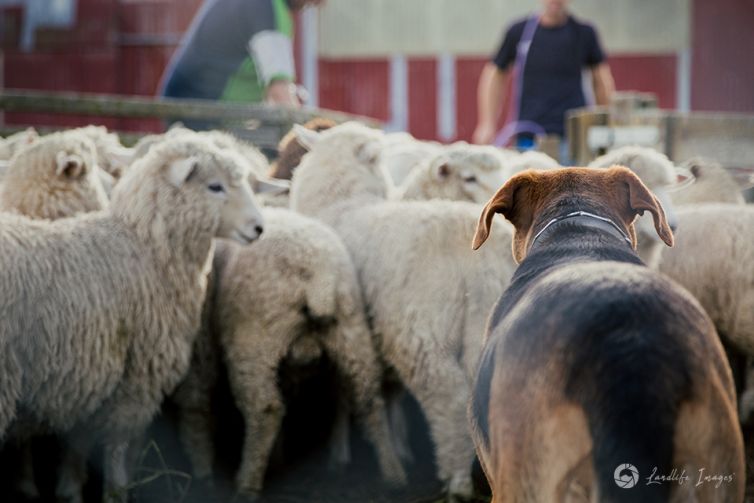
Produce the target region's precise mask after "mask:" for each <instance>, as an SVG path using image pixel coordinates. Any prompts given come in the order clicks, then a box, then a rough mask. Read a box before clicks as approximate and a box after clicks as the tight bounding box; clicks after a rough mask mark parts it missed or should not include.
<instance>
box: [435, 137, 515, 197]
mask: <svg viewBox="0 0 754 503" xmlns="http://www.w3.org/2000/svg"><path fill="white" fill-rule="evenodd" d="M426 169H428V170H429V176H430V178H431V180H430V183H431V184H433V185H435V186H436V188H437V192H438V194H436V197H442V198H445V199H452V200H457V201H471V202H475V203H479V204H484V203H485V202H487V200H488V199H489V198H490V197H492V194H494V193H495V191H496V190H497V189H498V188H499V187H500V186H501V185H502V184H503V183H504V182H505V180H507V179H508V176H507V175H508V174H507V170H506V169H505V168H504V167H503V165H502V164H501V162H500V158H498V157H496V156H494V155H491V154H490V153H488V152H483V151H474V150H469V149H468V147H467V148H466V149H458V150H450V151H448V152H444V153H442V154H440V155H438V156H435V157H434V158H433V159H431V160H430V161H429V164H428V167H427V168H426ZM430 191H431V189H430Z"/></svg>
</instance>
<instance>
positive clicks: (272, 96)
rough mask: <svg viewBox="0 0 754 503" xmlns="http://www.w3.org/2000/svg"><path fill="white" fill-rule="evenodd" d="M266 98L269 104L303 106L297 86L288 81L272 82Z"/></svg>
mask: <svg viewBox="0 0 754 503" xmlns="http://www.w3.org/2000/svg"><path fill="white" fill-rule="evenodd" d="M265 98H266V100H267V103H273V104H276V105H289V106H294V107H298V106H301V101H299V99H298V94H297V93H296V86H295V84H293V83H291V82H290V81H288V80H283V79H280V80H274V81H272V82H270V85H269V86H267V91H266V94H265Z"/></svg>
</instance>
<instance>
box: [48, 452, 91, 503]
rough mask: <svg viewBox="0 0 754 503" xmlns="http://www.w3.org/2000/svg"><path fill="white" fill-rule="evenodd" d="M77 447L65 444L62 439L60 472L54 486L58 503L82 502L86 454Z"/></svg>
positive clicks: (85, 476)
mask: <svg viewBox="0 0 754 503" xmlns="http://www.w3.org/2000/svg"><path fill="white" fill-rule="evenodd" d="M87 444H88V442H87ZM77 447H78V444H70V443H66V441H65V439H63V443H62V450H63V453H62V459H61V463H60V471H59V472H58V482H57V485H56V486H55V498H56V500H57V501H58V502H63V501H65V502H66V503H80V502H82V501H83V500H84V497H83V489H84V484H86V479H87V472H86V454H84V452H83V451H82V450H80V449H78V448H77ZM85 450H86V449H85Z"/></svg>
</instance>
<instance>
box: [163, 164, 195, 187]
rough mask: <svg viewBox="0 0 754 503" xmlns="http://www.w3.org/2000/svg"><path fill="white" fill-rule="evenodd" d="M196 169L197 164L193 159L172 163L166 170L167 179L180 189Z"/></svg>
mask: <svg viewBox="0 0 754 503" xmlns="http://www.w3.org/2000/svg"><path fill="white" fill-rule="evenodd" d="M198 167H199V162H198V161H197V159H196V158H195V157H189V158H187V159H179V160H177V161H173V163H172V164H170V167H169V170H168V179H169V180H170V183H171V184H173V185H174V186H176V187H181V186H182V185H183V184H184V183H186V182H187V181H188V180H189V178H191V175H193V174H194V173H195V172H196V170H197V169H198Z"/></svg>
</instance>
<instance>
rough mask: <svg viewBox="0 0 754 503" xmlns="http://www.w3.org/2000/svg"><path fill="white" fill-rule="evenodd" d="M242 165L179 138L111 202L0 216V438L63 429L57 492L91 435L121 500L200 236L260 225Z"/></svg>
mask: <svg viewBox="0 0 754 503" xmlns="http://www.w3.org/2000/svg"><path fill="white" fill-rule="evenodd" d="M247 170H248V167H246V166H245V164H244V163H243V161H242V160H240V159H239V158H237V157H235V156H232V155H230V154H227V153H224V152H221V151H220V150H218V149H217V148H215V147H213V146H212V145H210V144H209V143H208V142H206V141H205V140H201V139H198V138H197V139H181V140H179V141H175V142H168V143H165V144H164V145H161V146H160V147H159V148H155V149H154V151H153V152H150V154H148V155H147V156H146V157H144V158H143V159H141V160H140V161H139V162H137V163H135V164H134V165H133V166H132V168H131V169H129V170H128V171H127V173H126V174H125V175H124V177H123V179H122V180H121V181H120V182H119V184H118V185H117V187H116V188H115V190H114V192H113V198H112V201H111V205H110V209H109V211H105V212H96V213H89V214H85V215H80V216H77V217H75V218H71V219H65V220H61V221H58V222H53V223H50V222H45V221H32V220H28V219H27V218H25V217H21V216H15V215H10V214H6V215H0V261H2V266H1V267H0V284H2V285H3V291H4V292H5V294H4V295H3V297H2V299H0V369H1V371H0V435H4V434H5V433H6V432H7V430H8V427H9V426H10V424H11V423H12V422H13V421H14V420H16V419H18V420H19V421H20V422H21V423H22V424H30V425H33V424H43V425H46V427H48V428H50V429H51V430H52V431H55V432H59V433H64V434H66V436H67V438H68V439H69V440H70V445H72V446H74V447H75V448H76V449H78V450H74V449H69V451H68V454H69V455H71V456H72V457H73V458H76V457H78V458H79V459H78V461H79V463H74V462H71V461H72V460H69V462H68V463H66V464H65V466H64V469H66V470H69V471H66V472H65V473H64V474H63V475H62V476H61V483H60V484H59V485H58V488H57V494H58V497H63V498H73V499H80V495H78V494H76V492H77V491H79V489H80V486H81V480H79V479H78V478H79V477H80V476H81V473H80V471H79V469H78V468H79V467H80V462H81V460H82V459H85V457H86V455H87V453H88V452H89V450H90V449H91V447H92V445H93V444H94V443H95V442H98V441H102V442H104V444H105V454H106V455H105V479H106V484H105V486H106V491H108V492H109V494H111V495H112V494H119V495H120V496H121V497H122V496H123V491H124V489H125V488H126V485H127V482H128V474H127V470H126V453H127V449H128V442H129V440H130V439H133V438H134V437H135V436H139V435H140V434H141V433H142V432H143V430H144V429H145V428H146V426H147V425H148V424H149V422H150V421H151V419H152V417H153V415H154V414H155V412H157V410H158V408H159V406H160V404H161V402H162V400H163V397H164V396H165V395H166V394H168V393H170V392H171V391H172V390H173V388H174V387H175V386H176V385H177V384H178V383H179V382H180V380H181V379H182V377H183V375H184V374H185V372H186V370H187V369H188V365H189V359H190V352H191V346H192V344H193V340H194V338H195V335H196V333H197V330H198V328H199V320H200V311H201V308H202V302H203V301H204V296H205V288H206V275H207V272H208V270H209V267H210V261H211V254H212V249H213V243H212V238H213V237H214V236H223V237H232V238H234V239H237V240H239V241H243V242H249V241H251V240H253V239H256V237H258V236H259V234H260V233H261V230H262V227H261V226H262V222H263V219H262V216H261V214H260V212H259V210H258V209H257V207H256V205H255V204H254V200H253V196H252V193H251V190H250V188H249V186H248V184H247V182H246V176H247V174H248V173H247ZM93 278H96V281H93ZM20 412H23V416H17V414H19V413H20ZM113 491H114V493H113Z"/></svg>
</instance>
